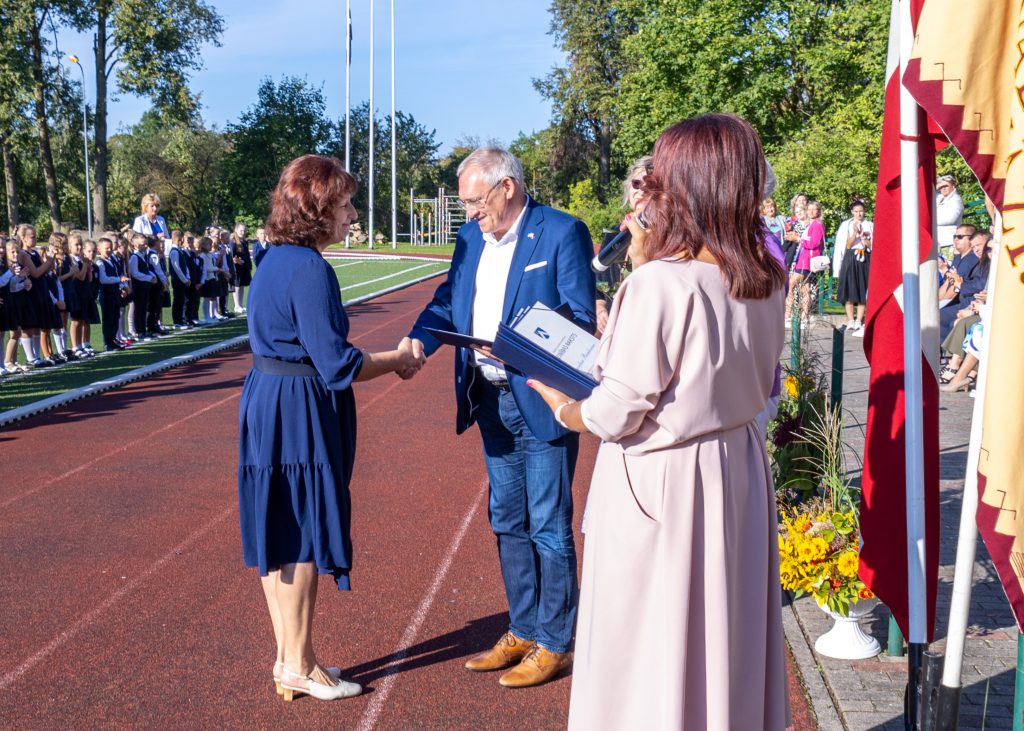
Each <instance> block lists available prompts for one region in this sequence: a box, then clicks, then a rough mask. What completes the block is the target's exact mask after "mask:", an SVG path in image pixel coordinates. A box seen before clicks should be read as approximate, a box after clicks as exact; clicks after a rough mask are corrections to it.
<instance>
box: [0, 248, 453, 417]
mask: <svg viewBox="0 0 1024 731" xmlns="http://www.w3.org/2000/svg"><path fill="white" fill-rule="evenodd" d="M329 263H330V264H331V266H332V268H333V269H334V272H335V274H336V275H337V277H338V284H339V286H340V287H341V297H342V300H343V301H344V302H350V301H352V300H353V299H356V298H358V297H363V296H365V295H368V294H373V293H374V292H380V291H382V290H385V289H390V288H392V287H395V286H398V285H401V284H404V283H407V282H411V281H413V280H415V279H419V278H421V277H424V276H428V275H431V274H437V273H439V272H442V271H444V270H445V269H447V268H448V262H447V261H423V260H412V259H369V258H366V259H364V258H354V259H331V260H329ZM247 294H248V293H247ZM231 307H232V299H231V295H228V308H229V309H230V308H231ZM163 322H164V326H165V327H168V328H169V327H170V323H171V311H170V308H164V311H163ZM246 329H247V323H246V320H245V318H244V317H238V318H235V319H232V320H227V321H225V322H222V323H219V324H216V325H209V326H206V327H202V328H197V329H195V330H189V331H182V332H177V333H174V334H173V335H172V336H170V337H166V338H160V339H159V340H156V341H151V342H147V343H139V344H137V345H134V346H132V347H131V348H129V349H127V350H125V351H122V352H119V353H111V354H105V355H102V356H101V357H98V358H92V359H90V360H86V361H80V362H77V363H68V364H66V365H61V366H60V367H57V368H47V369H40V370H38V371H34V372H31V373H28V374H23V375H19V376H8V377H4V378H2V379H0V413H2V412H4V411H7V410H9V409H14V408H17V407H19V406H24V405H26V404H29V403H33V402H35V401H39V400H41V399H44V398H49V397H50V396H55V395H57V394H60V393H64V392H65V391H69V390H71V389H75V388H81V387H82V386H87V385H89V384H90V383H95V382H96V381H101V380H105V379H108V378H112V377H114V376H117V375H119V374H121V373H126V372H128V371H130V370H134V369H135V368H141V367H143V366H146V365H150V364H152V363H158V362H160V361H162V360H166V359H167V358H172V357H174V356H177V355H182V354H184V353H189V352H192V351H194V350H199V349H201V348H205V347H207V346H210V345H213V344H215V343H219V342H222V341H224V340H229V339H231V338H234V337H237V336H239V335H244V334H245V333H246ZM91 340H92V346H93V348H94V349H95V350H96V351H97V352H100V351H102V350H103V336H102V331H101V330H100V326H99V325H94V326H93V327H92V338H91ZM19 361H20V362H22V363H24V354H23V353H21V350H20V348H19Z"/></svg>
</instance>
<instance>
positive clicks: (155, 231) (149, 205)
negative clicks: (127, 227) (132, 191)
mask: <svg viewBox="0 0 1024 731" xmlns="http://www.w3.org/2000/svg"><path fill="white" fill-rule="evenodd" d="M140 206H141V208H142V213H141V214H140V215H138V216H136V217H135V222H134V223H133V224H132V231H135V232H137V233H140V234H145V235H146V236H156V237H157V238H158V239H161V240H162V239H166V238H167V237H168V235H169V232H170V229H168V228H167V222H166V221H165V220H164V217H163V216H161V215H159V213H158V211H159V210H160V196H158V195H157V194H156V193H146V195H144V196H142V201H141V203H140Z"/></svg>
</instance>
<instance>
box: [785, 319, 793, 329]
mask: <svg viewBox="0 0 1024 731" xmlns="http://www.w3.org/2000/svg"><path fill="white" fill-rule="evenodd" d="M792 328H793V320H792V319H790V318H788V317H787V318H786V329H787V330H791V329H792Z"/></svg>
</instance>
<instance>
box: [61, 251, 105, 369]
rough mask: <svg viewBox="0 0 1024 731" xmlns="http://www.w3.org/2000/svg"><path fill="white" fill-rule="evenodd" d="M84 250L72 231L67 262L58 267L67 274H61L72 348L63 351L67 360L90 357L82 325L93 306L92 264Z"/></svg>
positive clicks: (83, 325)
mask: <svg viewBox="0 0 1024 731" xmlns="http://www.w3.org/2000/svg"><path fill="white" fill-rule="evenodd" d="M83 249H84V243H83V240H82V234H81V233H79V232H77V231H72V232H71V233H70V234H69V235H68V251H67V265H66V266H62V267H61V271H62V272H64V271H67V272H68V273H69V276H67V277H65V276H64V275H62V276H61V285H62V286H63V288H64V301H65V304H66V305H67V318H68V321H69V323H70V327H69V328H68V334H69V335H70V336H71V351H70V352H65V353H64V356H65V358H66V359H67V360H81V359H82V358H89V357H91V354H90V353H89V351H88V350H87V349H86V344H87V342H88V341H86V340H85V324H86V318H87V317H90V316H91V314H92V312H93V311H94V310H95V309H96V302H95V301H94V300H92V299H91V295H92V283H91V279H92V265H91V262H88V263H87V262H86V261H85V259H84V258H83V257H82V253H83Z"/></svg>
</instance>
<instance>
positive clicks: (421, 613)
mask: <svg viewBox="0 0 1024 731" xmlns="http://www.w3.org/2000/svg"><path fill="white" fill-rule="evenodd" d="M486 487H487V483H486V481H485V482H484V484H483V486H482V488H483V489H481V490H480V494H479V496H478V497H477V498H476V499H475V500H473V503H472V504H471V505H470V506H469V510H467V511H466V514H465V515H464V516H463V517H462V523H461V524H460V525H459V529H458V530H457V531H455V537H454V538H452V542H451V544H450V545H449V546H448V550H447V551H446V552H445V555H444V560H443V561H442V562H441V570H440V571H438V572H437V575H436V576H435V577H434V582H433V583H432V584H431V585H430V588H429V589H427V593H426V594H424V595H423V599H421V600H420V604H419V606H418V607H416V611H415V612H413V615H412V620H410V622H409V624H408V626H407V627H406V628H405V632H403V633H402V638H401V639H400V640H399V641H398V646H397V647H396V648H395V651H394V652H393V653H392V654H391V657H390V658H388V662H387V665H388V666H389V667H387V668H385V670H384V679H383V680H381V682H380V685H378V686H376V687H375V688H374V689H373V695H372V696H370V702H369V703H368V704H367V706H366V710H365V711H364V712H363V717H362V718H361V719H360V721H359V726H358V727H357V729H358V731H370V729H372V728H374V727H375V726H376V725H377V721H379V720H380V714H381V713H383V711H384V704H385V703H386V702H387V700H388V696H389V695H390V694H391V689H392V688H394V686H395V679H396V678H397V677H398V670H397V668H396V667H395V666H396V665H397V664H398V663H400V662H401V661H402V660H404V659H405V658H406V656H407V655H408V654H409V648H410V647H412V644H413V642H415V641H416V635H418V634H419V631H420V628H421V627H422V626H423V623H424V622H425V621H426V619H427V615H428V614H429V613H430V608H431V607H432V606H433V605H434V600H435V599H436V598H437V592H438V591H440V589H441V584H443V583H444V580H445V579H446V578H447V576H448V571H449V570H450V569H451V567H452V561H454V560H455V554H456V553H458V551H459V546H461V545H462V541H463V539H464V538H465V537H466V533H467V532H468V531H469V526H470V524H471V523H472V522H473V518H475V517H476V514H477V511H478V510H480V504H481V503H482V502H483V496H484V495H486V494H487V490H486ZM0 687H2V686H0Z"/></svg>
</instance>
